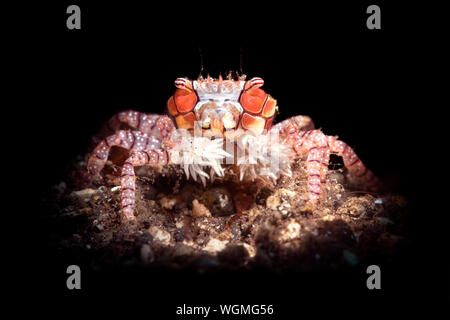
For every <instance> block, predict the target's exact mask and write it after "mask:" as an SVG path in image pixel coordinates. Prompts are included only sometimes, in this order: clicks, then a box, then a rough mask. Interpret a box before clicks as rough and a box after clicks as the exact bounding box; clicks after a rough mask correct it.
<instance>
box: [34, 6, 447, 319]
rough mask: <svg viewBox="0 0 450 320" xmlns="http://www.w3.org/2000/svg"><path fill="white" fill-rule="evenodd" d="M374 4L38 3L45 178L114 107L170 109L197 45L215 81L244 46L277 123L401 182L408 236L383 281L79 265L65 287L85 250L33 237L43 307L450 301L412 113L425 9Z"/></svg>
mask: <svg viewBox="0 0 450 320" xmlns="http://www.w3.org/2000/svg"><path fill="white" fill-rule="evenodd" d="M374 3H375V4H378V5H379V6H380V7H381V10H382V29H381V30H368V29H367V28H366V19H367V16H368V15H367V14H366V8H367V6H368V5H370V4H373V3H371V2H370V3H368V2H360V3H347V2H345V1H330V2H323V1H314V2H312V1H307V2H300V3H298V4H295V5H294V4H293V3H282V2H276V3H275V2H267V3H262V2H253V3H250V4H248V5H244V4H243V3H242V2H214V3H213V2H206V3H201V4H200V3H192V2H184V3H183V4H179V3H175V2H162V3H153V2H147V3H146V4H144V3H139V4H138V3H129V2H106V1H105V2H96V4H95V5H94V4H93V3H92V2H88V1H74V2H68V1H61V2H58V3H55V4H46V5H43V4H42V5H41V7H40V9H41V10H42V9H44V11H45V14H44V17H45V18H44V19H41V20H40V23H39V24H38V25H37V27H36V29H35V30H33V31H34V33H33V39H32V41H31V43H32V44H33V45H32V48H31V49H30V50H31V52H30V53H31V55H32V56H33V58H32V60H31V62H32V64H33V65H32V67H31V70H32V71H33V72H32V75H31V77H29V78H27V81H29V82H30V84H32V86H33V87H34V88H35V89H36V90H35V91H31V92H32V94H33V95H34V96H33V98H36V99H35V101H36V102H35V103H34V104H32V105H30V104H28V107H27V109H26V112H27V114H28V115H29V120H31V122H32V125H33V126H32V127H29V128H30V129H29V130H30V131H31V132H33V134H36V135H37V136H36V137H35V138H36V140H35V141H36V143H32V144H31V145H30V150H31V152H32V153H33V154H37V155H39V157H37V158H38V159H36V160H35V161H37V164H36V167H37V168H38V173H39V189H40V190H45V188H48V187H49V186H51V185H52V184H55V183H58V182H59V181H61V180H62V179H63V177H64V173H65V170H66V168H67V165H68V164H69V162H70V161H71V160H73V159H74V157H75V156H77V155H80V154H84V153H85V152H86V147H87V144H88V142H89V138H90V137H91V135H92V134H94V133H95V132H96V131H97V130H98V129H99V127H100V126H101V124H102V123H103V122H104V121H106V120H107V119H108V118H109V117H110V116H112V115H113V114H114V113H116V112H118V111H121V110H124V109H135V110H138V111H143V112H148V113H162V112H164V111H165V104H166V101H167V99H168V98H169V97H170V96H171V95H172V94H173V92H174V85H173V82H174V80H175V79H176V78H177V77H189V78H194V79H195V78H197V76H198V74H199V70H200V57H199V48H201V50H202V52H203V62H204V69H205V73H207V72H209V73H210V74H211V75H212V76H215V77H217V76H218V74H219V72H226V71H228V70H239V61H240V52H241V50H242V53H243V54H242V60H243V71H244V73H245V74H247V75H248V77H250V78H251V77H253V76H259V77H262V78H263V79H264V80H265V85H264V89H265V90H266V91H267V92H268V93H270V94H271V95H272V96H273V97H275V98H276V99H277V100H278V104H279V108H280V113H279V115H278V116H277V120H283V119H286V118H287V117H290V116H293V115H297V114H304V115H309V116H311V117H312V118H313V120H314V122H315V124H316V126H317V127H319V128H322V130H323V131H324V132H325V133H326V134H330V135H338V136H339V137H340V138H341V139H342V140H344V141H346V142H347V143H348V144H349V145H350V146H352V147H353V148H354V149H355V151H356V152H357V154H358V155H359V156H360V157H361V159H362V160H363V161H364V162H365V164H367V166H368V167H369V168H371V169H372V170H373V171H374V172H375V174H377V175H379V176H380V177H382V178H384V180H385V181H386V182H387V184H388V185H389V186H390V187H392V188H394V190H396V191H400V192H402V193H404V194H406V195H407V196H408V199H409V202H410V205H411V208H412V212H411V217H410V219H409V220H408V236H409V239H410V240H411V242H410V243H409V245H408V247H407V248H406V250H405V251H404V253H403V254H402V255H401V256H397V257H395V260H394V261H393V262H392V263H391V264H390V265H389V266H386V268H385V269H382V270H383V278H382V286H383V289H382V290H380V291H369V290H367V288H366V286H365V280H366V278H367V275H366V273H365V266H360V267H357V268H355V269H352V270H351V271H348V272H317V273H307V274H267V273H264V272H254V273H251V274H242V273H226V274H206V275H205V274H196V273H183V272H176V273H172V272H165V271H164V270H159V271H157V270H155V273H154V274H152V275H151V276H150V275H149V273H148V272H145V271H138V270H133V271H132V272H127V271H124V270H121V271H118V270H111V271H104V272H100V273H95V272H86V273H84V274H83V289H82V290H81V291H79V292H72V291H68V290H67V289H65V279H66V274H65V268H66V264H65V263H73V264H76V263H77V258H76V257H74V258H73V262H70V261H61V260H60V259H58V253H57V252H47V251H46V248H43V247H42V246H40V242H39V241H38V239H39V237H37V238H36V241H35V242H34V244H35V248H36V253H37V254H36V260H37V261H39V268H38V270H39V272H37V274H38V276H36V277H37V279H34V280H39V281H38V285H36V287H35V289H37V290H35V291H33V293H35V295H34V296H33V301H34V302H35V306H36V307H37V308H38V309H39V310H43V311H46V312H48V314H58V313H57V312H55V311H54V310H55V309H54V307H56V306H60V307H62V308H64V309H65V310H68V311H70V312H75V311H79V312H80V315H82V314H83V312H85V311H84V310H85V308H86V307H91V308H94V310H96V311H97V312H98V314H103V313H104V312H110V311H112V312H113V313H116V312H117V313H118V314H119V311H124V316H125V315H127V316H128V317H130V316H131V315H133V316H134V315H135V314H136V313H137V312H138V313H142V314H141V316H144V317H146V318H156V319H159V318H171V317H173V316H174V315H175V306H178V305H182V304H183V303H186V304H189V303H190V304H196V305H214V304H219V303H238V304H249V303H257V304H275V305H276V307H275V310H276V311H275V316H274V317H271V318H276V319H278V318H283V319H284V318H301V317H305V315H306V313H305V312H306V311H312V312H314V314H313V315H316V316H318V317H320V316H321V315H323V314H324V313H331V314H344V315H347V314H348V315H351V316H352V317H353V316H355V314H354V313H358V314H359V315H360V316H364V315H367V313H370V314H373V313H374V312H375V313H376V314H378V313H379V314H380V315H385V314H388V313H391V312H392V308H394V309H395V310H396V311H395V312H396V313H398V314H403V313H404V312H406V311H408V310H413V309H414V308H415V307H418V306H419V307H420V306H423V305H426V304H427V303H428V302H436V301H439V300H440V299H441V298H443V293H442V291H443V289H444V288H445V286H446V285H448V283H446V282H445V277H446V276H448V274H447V273H446V272H447V271H446V270H447V269H446V265H445V264H441V263H440V260H441V258H442V256H443V253H442V252H441V251H439V250H434V247H430V246H428V244H429V243H432V241H431V240H430V238H429V237H428V231H424V230H423V229H424V225H425V224H424V222H423V218H422V214H423V211H422V207H421V203H420V200H421V199H420V196H418V193H420V192H419V191H418V190H420V188H421V186H420V185H419V183H418V181H419V179H420V175H421V174H422V173H421V171H420V170H417V168H418V165H417V161H418V149H419V148H422V147H418V146H423V139H424V136H423V135H422V134H421V132H420V130H424V126H423V123H424V122H427V121H428V120H427V119H425V118H423V117H422V115H421V113H419V112H418V111H417V110H416V108H417V106H420V105H422V103H423V95H422V91H421V87H420V86H419V85H418V82H417V75H418V74H419V73H421V72H423V71H424V69H426V67H424V65H423V64H422V63H421V62H422V60H423V58H424V55H425V54H426V53H427V52H428V50H429V49H427V48H429V47H427V41H428V40H429V39H428V35H427V34H425V31H423V29H422V28H421V27H420V24H419V25H418V24H414V23H413V22H414V21H416V19H418V16H417V14H418V12H419V11H420V10H421V8H420V7H419V6H417V5H414V4H411V3H409V4H406V3H405V4H400V3H397V4H396V5H395V6H394V4H392V3H386V2H381V1H376V2H374ZM70 4H78V5H79V6H80V7H81V20H82V21H81V24H82V29H81V30H68V29H67V28H66V18H67V16H68V15H67V14H66V8H67V6H68V5H70ZM424 14H425V13H424ZM41 18H42V17H41ZM30 94H31V93H30ZM425 234H426V236H425ZM428 259H430V260H428ZM374 264H377V261H374ZM382 268H383V266H382ZM361 308H362V309H365V310H363V311H361ZM90 312H92V311H90ZM361 312H364V313H361ZM156 313H160V316H158V317H156V316H155V314H156ZM77 314H78V312H77Z"/></svg>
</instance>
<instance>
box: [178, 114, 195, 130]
mask: <svg viewBox="0 0 450 320" xmlns="http://www.w3.org/2000/svg"><path fill="white" fill-rule="evenodd" d="M175 121H176V122H177V127H178V128H179V129H193V128H194V122H195V115H194V113H193V112H189V113H188V114H183V115H181V116H178V117H176V119H175Z"/></svg>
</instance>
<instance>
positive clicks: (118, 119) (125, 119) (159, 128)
mask: <svg viewBox="0 0 450 320" xmlns="http://www.w3.org/2000/svg"><path fill="white" fill-rule="evenodd" d="M122 124H126V125H128V126H129V127H131V128H133V129H136V130H138V131H140V132H142V133H144V134H147V135H155V134H156V135H158V136H159V133H160V134H161V135H162V136H165V135H167V133H169V132H170V131H172V129H173V124H172V122H171V121H170V120H169V118H168V117H167V116H161V115H157V114H146V113H142V112H139V111H133V110H128V111H123V112H119V113H116V114H115V115H114V116H113V117H111V118H110V119H109V120H108V121H107V122H106V123H105V125H104V126H103V128H102V129H101V130H100V133H99V135H98V136H96V137H94V138H93V139H92V141H93V143H94V144H95V145H97V144H98V143H100V141H101V140H102V139H103V138H104V137H107V136H109V135H111V134H112V133H114V132H116V131H118V130H119V129H120V128H121V125H122Z"/></svg>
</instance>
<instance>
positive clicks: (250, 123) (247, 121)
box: [242, 113, 266, 133]
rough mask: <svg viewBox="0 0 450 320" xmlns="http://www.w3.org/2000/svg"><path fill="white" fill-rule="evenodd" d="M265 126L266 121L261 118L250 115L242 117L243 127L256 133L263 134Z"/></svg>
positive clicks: (245, 114) (246, 114)
mask: <svg viewBox="0 0 450 320" xmlns="http://www.w3.org/2000/svg"><path fill="white" fill-rule="evenodd" d="M265 124H266V120H264V119H263V118H261V117H255V116H252V115H251V114H248V113H244V114H243V116H242V127H243V128H244V129H247V130H252V131H254V132H255V133H262V132H263V131H264V125H265Z"/></svg>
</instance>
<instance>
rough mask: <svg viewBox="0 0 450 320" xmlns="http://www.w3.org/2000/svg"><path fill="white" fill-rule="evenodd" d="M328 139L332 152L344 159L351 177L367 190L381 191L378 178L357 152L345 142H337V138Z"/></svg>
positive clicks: (330, 137) (329, 137)
mask: <svg viewBox="0 0 450 320" xmlns="http://www.w3.org/2000/svg"><path fill="white" fill-rule="evenodd" d="M327 138H328V145H329V146H330V152H333V153H337V154H338V155H339V156H341V157H342V159H343V161H344V165H345V167H346V168H347V170H348V173H349V174H350V176H351V177H353V178H355V179H356V180H357V181H358V182H359V183H360V184H361V185H362V186H365V187H366V188H367V189H369V190H371V191H377V190H378V189H379V180H378V178H377V177H376V176H375V175H374V174H373V172H372V171H370V170H369V169H368V168H367V167H366V166H365V165H364V164H363V163H362V161H361V159H359V157H358V156H357V155H356V153H355V151H353V149H352V148H351V147H349V146H348V145H347V144H346V143H345V142H343V141H341V140H337V138H336V137H333V136H328V137H327Z"/></svg>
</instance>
